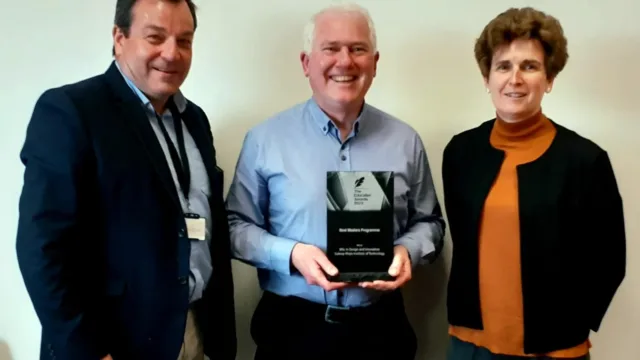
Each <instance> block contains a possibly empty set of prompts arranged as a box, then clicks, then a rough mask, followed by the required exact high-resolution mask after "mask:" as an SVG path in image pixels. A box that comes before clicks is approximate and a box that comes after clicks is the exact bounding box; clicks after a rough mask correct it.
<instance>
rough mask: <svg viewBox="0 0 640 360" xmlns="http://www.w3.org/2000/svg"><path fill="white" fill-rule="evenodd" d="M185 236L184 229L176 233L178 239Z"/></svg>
mask: <svg viewBox="0 0 640 360" xmlns="http://www.w3.org/2000/svg"><path fill="white" fill-rule="evenodd" d="M185 234H186V232H185V231H184V229H180V231H178V236H180V237H184V236H185Z"/></svg>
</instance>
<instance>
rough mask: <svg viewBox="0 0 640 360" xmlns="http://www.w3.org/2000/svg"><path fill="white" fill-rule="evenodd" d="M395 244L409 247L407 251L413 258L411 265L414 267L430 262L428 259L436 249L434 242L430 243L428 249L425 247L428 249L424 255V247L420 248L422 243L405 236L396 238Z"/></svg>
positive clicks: (410, 257)
mask: <svg viewBox="0 0 640 360" xmlns="http://www.w3.org/2000/svg"><path fill="white" fill-rule="evenodd" d="M395 245H402V246H404V247H405V248H406V249H407V252H408V253H409V259H410V260H411V267H412V268H414V269H415V268H416V267H417V266H418V265H420V264H422V263H425V262H428V261H427V260H426V259H427V258H428V257H429V255H430V254H432V253H434V252H435V250H436V249H435V247H434V246H433V244H431V243H429V244H428V246H427V249H424V250H426V251H425V254H424V256H422V250H423V249H421V248H420V244H418V243H417V242H416V241H415V240H413V239H411V238H405V237H402V238H400V239H398V240H396V242H395Z"/></svg>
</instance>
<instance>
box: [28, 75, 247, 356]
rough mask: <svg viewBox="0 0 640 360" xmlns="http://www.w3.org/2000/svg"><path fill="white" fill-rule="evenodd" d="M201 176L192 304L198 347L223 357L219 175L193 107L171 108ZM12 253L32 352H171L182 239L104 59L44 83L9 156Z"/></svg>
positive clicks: (178, 321) (227, 311) (172, 205)
mask: <svg viewBox="0 0 640 360" xmlns="http://www.w3.org/2000/svg"><path fill="white" fill-rule="evenodd" d="M182 120H183V121H184V122H185V124H186V126H187V128H188V129H189V133H190V134H191V135H192V137H193V138H194V141H195V142H196V145H197V146H198V149H199V150H200V153H201V155H202V159H203V162H204V165H205V167H206V169H207V172H208V175H209V181H210V184H211V190H212V195H211V197H210V198H209V205H210V207H211V215H212V223H213V234H212V239H213V240H212V246H211V258H212V262H213V275H212V278H211V280H210V282H209V284H208V287H207V288H206V289H205V292H204V295H203V299H202V300H201V301H199V302H198V304H199V305H197V307H196V309H195V311H196V317H197V322H198V324H199V325H200V327H201V329H202V332H203V336H204V346H205V352H206V354H208V355H209V357H211V358H212V359H225V360H231V359H235V354H236V330H235V329H236V328H235V318H234V314H235V310H234V300H233V280H232V274H231V259H230V250H229V229H228V225H227V224H228V223H227V217H226V211H225V208H224V202H223V173H222V171H221V170H220V169H219V168H218V167H217V166H216V159H215V149H214V146H213V137H212V135H211V130H210V128H209V122H208V120H207V117H206V115H205V114H204V112H203V111H202V110H201V109H200V108H199V107H198V106H196V105H195V104H193V103H191V102H189V103H188V105H187V108H186V110H185V112H184V113H183V114H182ZM21 159H22V161H23V163H24V165H25V175H24V186H23V189H22V194H21V197H20V218H19V225H18V236H17V244H16V247H17V255H18V262H19V265H20V270H21V272H22V275H23V278H24V282H25V285H26V288H27V290H28V292H29V295H30V296H31V300H32V302H33V305H34V308H35V311H36V313H37V315H38V318H39V319H40V322H41V323H42V336H41V339H42V340H41V341H42V346H41V355H40V359H65V360H85V359H87V360H88V359H100V358H101V357H102V356H104V355H106V354H107V353H110V354H111V355H112V356H113V358H114V359H116V360H117V359H158V360H160V359H167V360H175V359H176V357H177V356H178V352H179V351H180V346H181V344H182V341H183V332H184V329H185V321H186V316H187V309H188V306H189V286H188V276H189V254H190V250H189V248H190V242H189V240H188V239H187V237H186V232H185V229H186V224H185V220H184V217H183V214H182V209H181V207H180V203H179V200H178V193H177V190H176V187H175V185H174V183H173V180H172V178H171V173H170V171H169V167H168V165H167V161H166V159H165V156H164V153H163V152H162V148H161V147H160V143H159V140H158V139H157V138H156V136H155V134H154V132H153V129H152V128H151V124H150V122H149V120H148V118H147V115H146V114H145V113H144V111H143V108H142V106H140V100H139V99H138V97H137V96H136V95H135V94H134V93H133V91H131V89H130V88H129V87H128V86H127V84H126V82H125V81H124V79H123V77H122V75H121V74H120V72H119V71H118V69H117V68H116V66H115V65H114V64H113V63H112V64H111V66H110V67H109V69H108V70H107V72H106V73H105V74H101V75H98V76H95V77H93V78H91V79H87V80H84V81H81V82H78V83H75V84H70V85H66V86H62V87H59V88H56V89H51V90H48V91H46V92H45V93H44V94H43V95H42V96H41V97H40V98H39V99H38V101H37V103H36V105H35V109H34V111H33V115H32V117H31V121H30V122H29V126H28V129H27V134H26V140H25V143H24V147H23V149H22V152H21Z"/></svg>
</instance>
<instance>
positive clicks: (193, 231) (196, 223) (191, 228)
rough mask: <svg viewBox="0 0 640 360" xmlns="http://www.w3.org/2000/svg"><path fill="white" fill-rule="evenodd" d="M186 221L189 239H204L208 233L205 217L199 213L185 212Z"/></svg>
mask: <svg viewBox="0 0 640 360" xmlns="http://www.w3.org/2000/svg"><path fill="white" fill-rule="evenodd" d="M184 220H185V222H186V223H187V236H188V237H189V239H196V240H200V241H204V239H205V234H206V227H207V222H206V220H205V218H203V217H200V215H198V214H191V213H189V214H185V219H184Z"/></svg>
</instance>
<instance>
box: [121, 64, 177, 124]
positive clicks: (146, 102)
mask: <svg viewBox="0 0 640 360" xmlns="http://www.w3.org/2000/svg"><path fill="white" fill-rule="evenodd" d="M115 63H116V67H117V68H118V71H120V75H122V77H123V78H124V81H126V83H127V85H129V88H131V90H132V91H133V92H134V93H135V94H136V95H137V96H138V98H139V99H140V101H142V105H144V107H145V108H146V109H148V110H151V111H154V112H155V110H154V109H153V105H151V101H149V98H147V96H146V95H145V94H144V93H143V92H142V91H140V89H139V88H138V87H137V86H136V85H135V84H134V83H133V81H131V79H129V78H128V77H127V76H126V75H125V74H124V73H123V72H122V70H121V69H120V64H118V62H117V61H115ZM173 101H175V103H176V107H177V108H178V111H180V113H183V112H184V110H185V109H186V108H187V99H186V98H185V97H184V95H183V94H182V92H181V91H180V90H178V92H176V93H175V94H174V95H173Z"/></svg>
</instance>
